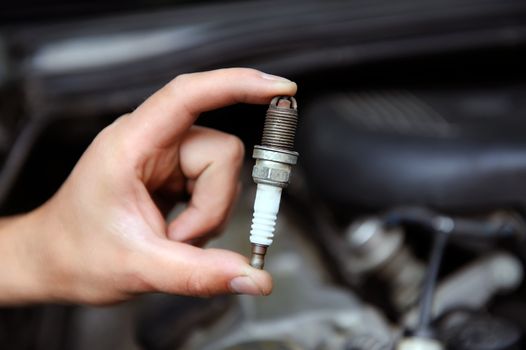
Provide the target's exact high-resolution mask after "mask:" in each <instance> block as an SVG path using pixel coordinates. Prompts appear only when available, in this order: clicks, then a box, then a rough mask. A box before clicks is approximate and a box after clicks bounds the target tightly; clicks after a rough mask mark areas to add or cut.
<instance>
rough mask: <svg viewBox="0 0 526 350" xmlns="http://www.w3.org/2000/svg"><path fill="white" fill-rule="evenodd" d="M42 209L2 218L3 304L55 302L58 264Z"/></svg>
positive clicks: (0, 298)
mask: <svg viewBox="0 0 526 350" xmlns="http://www.w3.org/2000/svg"><path fill="white" fill-rule="evenodd" d="M49 239H50V237H49V235H48V234H47V227H46V223H45V222H43V221H42V218H41V215H40V213H39V210H38V209H37V210H35V211H32V212H29V213H26V214H21V215H17V216H13V217H7V218H2V219H0V256H2V264H0V276H2V277H1V278H0V304H4V305H9V304H13V305H14V304H30V303H38V302H46V301H52V300H53V299H54V297H53V294H52V293H51V291H52V289H53V284H54V283H56V281H53V279H54V278H53V277H52V276H54V275H55V274H54V273H53V272H52V271H53V270H54V266H55V262H54V261H53V260H54V257H53V254H52V252H50V251H49V246H50V245H49Z"/></svg>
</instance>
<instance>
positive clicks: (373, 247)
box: [346, 217, 425, 311]
mask: <svg viewBox="0 0 526 350" xmlns="http://www.w3.org/2000/svg"><path fill="white" fill-rule="evenodd" d="M346 240H347V243H348V245H349V249H350V251H349V262H348V265H349V269H350V271H351V273H353V274H355V275H356V276H358V277H359V278H362V277H365V276H366V275H368V274H371V273H376V274H378V275H379V276H380V278H382V279H383V280H384V281H386V282H387V283H388V284H389V286H390V288H391V291H390V293H391V294H390V295H391V299H392V302H393V304H394V305H395V306H396V308H397V309H398V310H400V311H404V310H407V308H409V307H411V306H413V305H415V303H416V301H417V299H418V296H419V293H420V285H421V283H422V281H423V278H424V273H425V267H424V265H423V264H422V263H421V262H420V261H418V260H417V259H416V258H415V257H414V256H413V254H412V253H411V252H410V251H409V249H408V247H406V246H405V245H404V232H403V230H402V228H400V227H396V228H386V227H384V225H383V222H382V221H381V220H380V219H378V218H374V217H372V218H366V219H362V220H356V221H354V222H353V223H352V224H351V225H350V226H349V227H348V228H347V230H346Z"/></svg>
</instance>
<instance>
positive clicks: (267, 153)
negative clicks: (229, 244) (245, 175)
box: [250, 96, 298, 269]
mask: <svg viewBox="0 0 526 350" xmlns="http://www.w3.org/2000/svg"><path fill="white" fill-rule="evenodd" d="M297 123H298V105H297V103H296V100H295V99H294V97H291V96H277V97H274V98H273V99H272V101H271V102H270V105H269V108H268V110H267V115H266V118H265V126H264V128H263V138H262V141H261V146H255V147H254V152H253V154H252V156H253V158H254V159H256V164H255V165H254V168H253V170H252V178H253V179H254V182H255V183H256V184H257V192H256V200H255V202H254V217H253V219H252V226H251V230H250V242H251V243H252V256H251V259H250V264H251V265H252V266H253V267H255V268H259V269H262V268H263V266H264V262H265V254H266V252H267V248H268V246H270V245H271V244H272V241H273V238H274V230H275V227H276V219H277V214H278V211H279V204H280V201H281V193H282V189H283V188H286V187H287V186H288V184H289V181H290V174H291V172H292V166H293V165H295V164H296V163H297V161H298V152H295V151H294V137H295V134H296V126H297Z"/></svg>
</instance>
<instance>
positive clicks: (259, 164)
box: [252, 146, 298, 188]
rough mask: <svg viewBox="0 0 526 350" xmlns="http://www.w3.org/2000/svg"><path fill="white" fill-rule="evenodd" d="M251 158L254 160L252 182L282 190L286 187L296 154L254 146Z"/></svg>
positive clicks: (296, 158) (295, 160)
mask: <svg viewBox="0 0 526 350" xmlns="http://www.w3.org/2000/svg"><path fill="white" fill-rule="evenodd" d="M253 157H254V158H255V159H256V164H255V165H254V168H253V170H252V178H253V179H254V182H256V183H263V184H268V185H274V186H279V187H282V188H285V187H287V186H288V184H289V180H290V174H291V172H292V165H294V164H296V162H297V160H298V153H297V152H293V151H283V150H274V149H272V148H270V147H262V146H256V147H255V148H254V153H253Z"/></svg>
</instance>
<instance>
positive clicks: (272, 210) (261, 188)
mask: <svg viewBox="0 0 526 350" xmlns="http://www.w3.org/2000/svg"><path fill="white" fill-rule="evenodd" d="M280 200H281V187H277V186H271V185H264V184H258V186H257V192H256V200H255V201H254V217H253V218H252V226H251V230H250V243H254V244H261V245H265V246H269V245H271V244H272V239H273V238H274V230H275V229H276V219H277V217H278V210H279V202H280Z"/></svg>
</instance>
